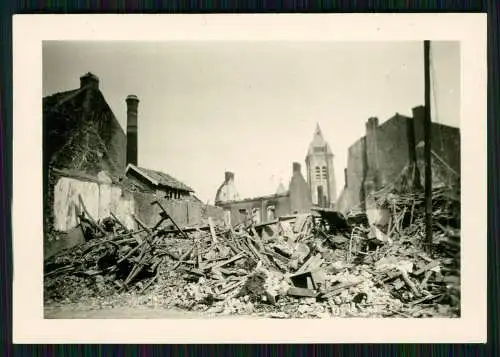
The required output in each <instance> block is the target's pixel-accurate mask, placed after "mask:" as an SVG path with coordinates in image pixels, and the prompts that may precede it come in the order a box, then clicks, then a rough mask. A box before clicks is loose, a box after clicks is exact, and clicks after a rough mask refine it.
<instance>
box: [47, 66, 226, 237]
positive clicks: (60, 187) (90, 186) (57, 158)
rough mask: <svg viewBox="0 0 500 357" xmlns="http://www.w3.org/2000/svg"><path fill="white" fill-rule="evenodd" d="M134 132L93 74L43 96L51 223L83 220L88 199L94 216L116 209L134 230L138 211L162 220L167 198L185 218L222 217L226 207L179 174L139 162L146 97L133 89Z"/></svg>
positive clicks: (62, 226) (63, 225) (62, 227)
mask: <svg viewBox="0 0 500 357" xmlns="http://www.w3.org/2000/svg"><path fill="white" fill-rule="evenodd" d="M125 103H126V106H127V133H125V132H124V130H123V129H122V127H121V125H120V124H119V122H118V121H117V119H116V117H115V116H114V114H113V112H112V110H111V108H110V107H109V105H108V104H107V103H106V100H105V98H104V96H103V94H102V93H101V91H100V90H99V78H98V77H97V76H95V75H94V74H91V73H87V74H85V75H84V76H82V77H81V78H80V88H78V89H75V90H70V91H67V92H63V93H56V94H54V95H51V96H48V97H45V98H43V126H44V138H43V145H44V150H43V155H44V202H45V205H46V207H45V214H46V216H45V217H46V222H45V228H46V229H49V230H50V229H55V230H56V231H62V232H66V231H68V230H70V229H72V228H73V227H75V226H76V225H77V224H78V214H79V212H81V211H82V208H83V207H82V204H83V205H84V206H85V209H86V210H87V211H88V212H89V214H90V215H91V216H92V217H93V218H94V219H95V220H101V219H103V218H106V217H108V216H109V215H110V214H111V213H113V214H114V215H116V216H117V217H118V218H119V219H120V220H121V221H122V222H123V223H125V225H126V226H127V227H128V228H135V227H136V222H135V220H134V218H133V217H134V216H136V217H138V218H140V219H141V220H142V221H143V222H146V224H154V223H155V221H156V220H157V219H158V213H159V212H158V209H159V208H158V207H156V208H155V207H153V206H151V205H150V203H151V202H152V201H153V200H161V201H162V202H163V205H164V207H165V208H166V210H167V211H168V212H169V214H170V215H171V216H172V217H175V218H174V219H175V220H176V222H177V223H178V224H181V225H185V224H199V223H202V221H203V220H204V219H206V218H208V216H211V217H212V218H214V219H215V220H222V218H223V217H222V214H223V211H222V209H220V208H218V207H213V206H207V205H204V204H203V203H202V202H200V201H199V200H198V199H197V198H196V197H195V196H194V190H193V189H192V188H191V187H189V186H187V185H186V184H184V183H182V182H180V181H179V180H177V179H175V178H173V177H172V176H170V175H168V174H166V173H163V172H160V171H156V170H152V169H148V168H144V167H140V166H138V164H139V160H138V147H137V145H138V140H137V136H138V135H137V134H138V109H139V98H138V97H137V96H135V95H129V96H127V97H126V99H125Z"/></svg>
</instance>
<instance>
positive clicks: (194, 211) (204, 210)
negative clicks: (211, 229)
mask: <svg viewBox="0 0 500 357" xmlns="http://www.w3.org/2000/svg"><path fill="white" fill-rule="evenodd" d="M133 196H134V201H135V204H136V206H135V207H136V212H137V216H138V217H139V219H140V220H141V221H143V222H144V223H145V224H146V225H148V226H150V227H153V226H154V225H155V224H156V223H157V222H158V220H159V219H160V213H161V208H160V207H159V206H158V205H156V204H154V205H152V204H151V202H153V201H155V200H157V197H156V196H154V195H151V194H146V193H140V192H134V193H133ZM158 201H159V202H160V203H161V204H162V206H163V207H164V208H165V210H166V211H167V213H168V214H169V215H170V216H171V217H172V218H173V219H174V221H175V223H177V224H178V225H180V226H190V225H200V224H205V223H206V222H205V221H206V220H207V219H208V217H212V219H213V220H214V221H223V218H224V216H223V215H224V210H223V209H222V208H220V207H214V206H209V205H205V204H203V203H201V202H196V201H191V200H168V199H164V198H160V199H158Z"/></svg>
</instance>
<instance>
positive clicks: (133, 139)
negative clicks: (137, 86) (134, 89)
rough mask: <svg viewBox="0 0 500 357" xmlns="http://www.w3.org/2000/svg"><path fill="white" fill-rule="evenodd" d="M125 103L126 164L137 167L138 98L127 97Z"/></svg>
mask: <svg viewBox="0 0 500 357" xmlns="http://www.w3.org/2000/svg"><path fill="white" fill-rule="evenodd" d="M126 102H127V164H133V165H136V166H137V107H138V106H139V98H137V96H135V95H129V96H128V97H127V99H126Z"/></svg>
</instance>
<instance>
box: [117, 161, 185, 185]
mask: <svg viewBox="0 0 500 357" xmlns="http://www.w3.org/2000/svg"><path fill="white" fill-rule="evenodd" d="M130 169H133V170H134V171H135V172H137V173H139V174H140V175H141V176H143V177H144V178H146V179H147V180H148V181H150V182H151V183H152V184H153V185H155V186H164V187H171V188H174V189H177V190H182V191H189V192H194V190H193V189H192V188H191V187H189V186H188V185H186V184H184V183H182V182H181V181H179V180H177V179H176V178H174V177H172V176H170V175H168V174H166V173H164V172H161V171H156V170H151V169H146V168H144V167H139V166H136V165H133V164H128V165H127V170H126V171H127V172H128V171H129V170H130Z"/></svg>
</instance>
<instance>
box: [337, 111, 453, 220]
mask: <svg viewBox="0 0 500 357" xmlns="http://www.w3.org/2000/svg"><path fill="white" fill-rule="evenodd" d="M412 112H413V113H412V114H413V115H412V117H406V116H403V115H400V114H396V115H394V116H393V117H392V118H390V119H388V120H387V121H385V122H384V123H382V124H380V125H379V122H378V119H377V118H370V119H368V121H367V123H366V135H365V136H363V137H362V138H360V139H359V140H358V141H356V142H355V143H354V144H352V145H351V146H350V147H349V149H348V158H347V168H346V169H345V171H344V173H345V185H344V189H343V191H342V193H341V195H340V197H339V199H338V201H337V207H338V209H339V210H340V211H342V212H346V211H348V210H350V209H359V210H365V209H366V207H365V202H366V197H367V195H368V194H369V193H371V192H373V191H374V190H377V189H380V188H382V187H383V186H385V185H388V184H391V183H393V182H394V181H395V180H397V178H398V177H399V175H400V174H401V173H402V172H403V170H404V169H405V168H406V167H407V165H409V164H411V163H415V164H416V165H415V166H416V168H417V169H418V171H417V174H419V175H418V178H419V179H420V180H419V181H420V182H421V183H423V174H424V168H423V167H424V165H423V148H422V144H423V141H424V119H425V108H424V107H423V106H419V107H415V108H413V110H412ZM431 139H432V143H431V150H432V160H433V163H432V167H433V180H434V181H435V182H436V183H437V181H440V182H444V181H446V182H447V183H450V182H451V183H453V182H456V181H457V177H458V179H459V176H460V131H459V129H458V128H454V127H450V126H446V125H442V124H439V123H435V122H434V123H432V128H431Z"/></svg>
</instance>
